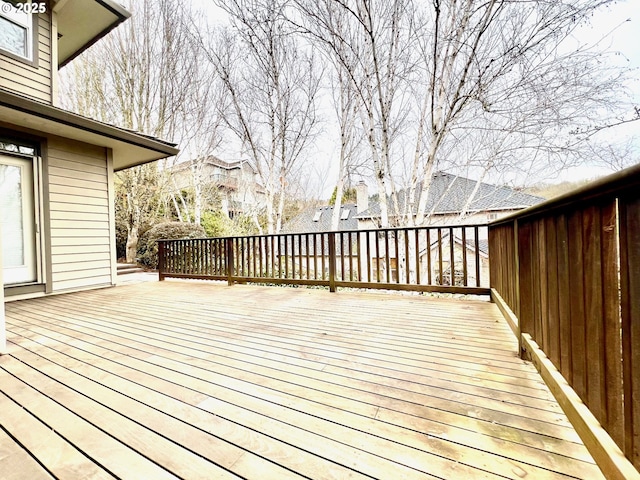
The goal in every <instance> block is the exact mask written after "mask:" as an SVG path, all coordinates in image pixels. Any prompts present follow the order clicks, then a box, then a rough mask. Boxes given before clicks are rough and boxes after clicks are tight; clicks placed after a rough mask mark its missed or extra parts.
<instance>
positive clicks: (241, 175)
mask: <svg viewBox="0 0 640 480" xmlns="http://www.w3.org/2000/svg"><path fill="white" fill-rule="evenodd" d="M196 165H197V167H198V168H199V175H200V176H201V179H202V183H203V184H205V185H213V186H215V188H217V190H218V192H219V194H220V198H221V203H222V210H223V211H224V213H226V214H227V215H228V216H229V218H233V217H234V216H236V215H240V214H243V213H248V212H250V211H256V210H259V209H261V208H263V207H264V206H265V204H266V200H265V193H264V187H263V186H262V185H261V184H260V182H259V178H258V172H257V171H256V169H255V168H254V167H253V165H251V163H250V162H249V161H247V160H234V161H225V160H221V159H220V158H217V157H214V156H212V155H211V156H208V157H207V158H205V159H204V160H199V161H197V160H190V161H188V162H182V163H178V164H176V165H174V166H173V167H172V168H171V170H170V171H171V176H172V178H173V180H174V182H175V186H176V188H179V189H184V188H189V187H193V181H194V169H195V167H196Z"/></svg>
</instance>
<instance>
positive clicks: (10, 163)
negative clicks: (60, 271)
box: [0, 154, 38, 285]
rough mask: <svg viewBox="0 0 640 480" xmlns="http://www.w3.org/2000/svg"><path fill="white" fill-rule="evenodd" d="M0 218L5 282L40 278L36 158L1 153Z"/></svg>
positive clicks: (31, 280)
mask: <svg viewBox="0 0 640 480" xmlns="http://www.w3.org/2000/svg"><path fill="white" fill-rule="evenodd" d="M0 222H1V223H2V265H3V281H4V284H5V285H12V284H21V283H32V282H35V281H37V279H38V274H37V250H36V245H37V243H36V213H35V205H34V181H33V160H31V159H25V158H19V157H12V156H8V155H3V154H0Z"/></svg>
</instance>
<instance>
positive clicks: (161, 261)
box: [158, 240, 166, 282]
mask: <svg viewBox="0 0 640 480" xmlns="http://www.w3.org/2000/svg"><path fill="white" fill-rule="evenodd" d="M165 252H166V244H165V242H164V241H163V240H158V281H160V282H162V281H163V280H164V273H165V271H166V253H165Z"/></svg>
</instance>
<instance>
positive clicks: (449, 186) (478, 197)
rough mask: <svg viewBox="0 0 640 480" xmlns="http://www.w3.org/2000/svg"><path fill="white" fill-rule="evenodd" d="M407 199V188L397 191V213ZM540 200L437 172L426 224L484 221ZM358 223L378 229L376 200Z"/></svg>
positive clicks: (428, 199)
mask: <svg viewBox="0 0 640 480" xmlns="http://www.w3.org/2000/svg"><path fill="white" fill-rule="evenodd" d="M421 189H422V184H418V187H417V188H416V191H415V193H414V202H413V212H412V214H413V215H415V214H416V212H417V208H418V201H419V197H420V190H421ZM474 192H475V194H474ZM406 198H407V191H406V190H401V191H400V192H398V205H399V208H400V212H404V211H405V206H406ZM542 201H544V198H542V197H537V196H535V195H529V194H527V193H523V192H520V191H518V190H514V189H512V188H509V187H505V186H498V185H491V184H489V183H483V182H480V184H478V182H477V181H476V180H472V179H470V178H465V177H460V176H457V175H451V174H449V173H444V172H438V173H435V174H434V175H433V178H432V180H431V185H429V195H428V197H427V208H426V212H427V213H428V214H429V215H428V219H427V222H428V223H427V225H460V224H462V223H464V224H467V225H471V224H485V223H487V222H491V221H493V220H497V219H498V218H501V217H504V216H506V215H509V214H511V213H513V212H516V211H518V210H522V209H523V208H527V207H530V206H532V205H536V204H537V203H540V202H542ZM387 204H388V208H389V212H390V213H389V217H390V219H393V217H395V216H396V214H395V212H394V210H393V202H391V200H390V199H388V201H387ZM461 214H462V215H461ZM358 223H359V228H360V229H367V228H378V227H379V225H380V204H379V203H377V202H375V203H374V204H372V205H371V206H369V207H368V208H367V209H366V210H364V211H362V212H361V213H359V214H358Z"/></svg>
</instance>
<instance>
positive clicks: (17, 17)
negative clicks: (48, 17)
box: [0, 0, 36, 61]
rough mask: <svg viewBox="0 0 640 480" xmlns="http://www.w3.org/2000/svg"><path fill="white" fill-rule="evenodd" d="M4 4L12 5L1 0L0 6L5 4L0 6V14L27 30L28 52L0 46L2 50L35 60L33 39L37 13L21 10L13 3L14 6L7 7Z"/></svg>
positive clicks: (26, 48)
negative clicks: (34, 20)
mask: <svg viewBox="0 0 640 480" xmlns="http://www.w3.org/2000/svg"><path fill="white" fill-rule="evenodd" d="M27 3H31V0H28V2H27ZM4 5H11V3H9V2H5V1H2V0H0V6H3V8H0V16H1V17H3V18H5V19H6V20H8V21H10V22H11V23H14V24H15V25H17V26H18V27H22V28H24V29H25V30H26V35H25V37H26V43H25V50H26V52H25V53H24V54H22V53H19V52H13V51H11V50H8V49H6V48H1V47H0V50H3V51H5V52H9V53H11V54H13V55H17V56H18V57H20V58H24V59H25V60H29V61H32V60H33V40H34V39H33V19H34V17H35V16H36V14H29V13H24V12H19V11H18V10H17V9H16V8H15V7H13V5H11V6H12V7H13V8H11V9H5V8H4Z"/></svg>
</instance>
